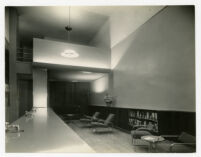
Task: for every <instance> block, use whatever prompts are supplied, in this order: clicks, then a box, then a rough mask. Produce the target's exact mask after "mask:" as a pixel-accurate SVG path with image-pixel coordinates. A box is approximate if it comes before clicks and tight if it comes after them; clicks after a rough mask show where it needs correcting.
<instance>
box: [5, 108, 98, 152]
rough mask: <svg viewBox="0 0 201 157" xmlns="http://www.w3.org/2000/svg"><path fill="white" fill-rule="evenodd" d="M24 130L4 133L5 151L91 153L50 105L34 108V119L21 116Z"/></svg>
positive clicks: (90, 149) (16, 122)
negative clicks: (35, 109) (48, 106)
mask: <svg viewBox="0 0 201 157" xmlns="http://www.w3.org/2000/svg"><path fill="white" fill-rule="evenodd" d="M12 124H19V125H20V129H22V130H24V132H19V133H6V152H13V153H14V152H18V153H19V152H21V153H26V152H27V153H39V152H47V153H48V152H55V153H60V152H61V153H94V152H95V151H94V150H93V149H92V148H91V147H90V146H89V145H88V144H87V143H85V142H84V141H83V140H82V139H81V138H80V137H79V136H78V135H77V134H76V133H75V132H74V131H73V130H72V129H71V128H70V127H69V126H68V125H66V124H65V123H64V122H63V121H62V120H61V119H60V118H59V117H58V116H57V115H56V114H55V113H54V112H53V111H52V110H51V109H50V108H37V111H36V112H35V113H34V114H33V118H26V117H25V116H23V117H21V118H20V119H18V120H17V121H15V122H14V123H12Z"/></svg>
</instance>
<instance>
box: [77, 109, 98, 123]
mask: <svg viewBox="0 0 201 157" xmlns="http://www.w3.org/2000/svg"><path fill="white" fill-rule="evenodd" d="M99 115H100V113H99V112H95V113H94V115H93V116H87V115H85V116H84V118H81V119H80V121H81V122H84V123H90V122H92V121H96V120H97V118H98V116H99Z"/></svg>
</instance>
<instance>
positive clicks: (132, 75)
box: [92, 6, 195, 111]
mask: <svg viewBox="0 0 201 157" xmlns="http://www.w3.org/2000/svg"><path fill="white" fill-rule="evenodd" d="M194 38H195V36H194V8H193V7H188V6H185V7H184V6H182V7H181V6H180V7H179V6H170V7H166V8H164V9H163V10H161V11H160V12H159V13H158V14H156V15H155V16H154V17H152V18H151V19H150V20H149V21H147V22H146V23H145V24H143V25H142V26H141V27H140V28H138V29H137V30H136V31H135V32H134V33H132V34H130V35H129V36H128V37H127V38H125V39H124V40H123V41H121V42H119V43H118V44H117V45H115V46H114V47H112V49H111V51H112V67H113V96H114V97H115V98H116V103H115V107H121V108H141V109H152V110H176V111H195V45H194V43H195V39H194ZM100 80H102V81H100ZM100 80H96V83H92V86H94V85H95V84H97V83H98V82H101V83H102V84H103V78H101V79H100ZM104 82H105V84H107V81H104ZM97 86H98V85H97ZM93 96H94V97H97V96H98V94H96V95H93ZM100 96H101V98H102V99H103V96H102V95H100ZM101 98H97V101H98V102H95V103H92V105H96V104H98V105H99V104H101V103H103V101H102V99H101Z"/></svg>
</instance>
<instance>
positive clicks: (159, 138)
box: [141, 135, 165, 152]
mask: <svg viewBox="0 0 201 157" xmlns="http://www.w3.org/2000/svg"><path fill="white" fill-rule="evenodd" d="M141 139H142V140H144V141H147V142H149V152H156V144H157V143H158V142H161V141H164V140H165V139H164V138H163V137H162V136H153V135H146V136H142V137H141Z"/></svg>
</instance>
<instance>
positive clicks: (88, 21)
mask: <svg viewBox="0 0 201 157" xmlns="http://www.w3.org/2000/svg"><path fill="white" fill-rule="evenodd" d="M16 8H17V11H18V13H19V34H20V40H21V42H22V43H23V45H24V44H25V45H28V46H29V45H32V38H33V37H35V38H48V39H49V38H50V39H56V40H59V41H67V32H66V30H65V29H64V27H65V26H66V25H67V24H68V19H69V18H68V17H69V6H41V7H38V6H37V7H16ZM70 8H71V9H70V20H71V26H72V28H73V30H72V31H71V35H70V42H71V43H78V44H84V45H90V43H91V40H92V39H93V38H94V37H95V36H96V34H97V33H98V32H99V30H100V29H101V27H102V26H103V25H104V24H105V23H106V22H107V21H108V19H110V18H111V17H114V19H118V20H117V21H118V23H116V22H115V23H114V21H113V20H112V21H111V22H112V25H111V26H110V27H108V28H107V29H109V30H108V31H109V32H111V31H112V33H113V31H116V29H117V30H118V32H117V33H118V34H119V33H120V34H121V35H123V34H125V33H124V32H125V30H124V29H125V28H124V27H121V25H119V24H121V21H122V20H123V21H124V19H128V21H130V20H131V21H134V24H135V25H138V23H139V25H141V24H142V23H144V22H143V21H146V20H148V19H149V18H150V17H151V16H153V15H154V14H155V13H156V12H157V11H159V10H160V9H161V8H162V7H156V6H71V7H70ZM158 8H159V9H158ZM118 17H119V18H118ZM139 17H140V20H139ZM129 19H130V20H129ZM135 19H137V20H135ZM123 23H124V22H123ZM126 25H127V24H126ZM135 25H134V26H133V27H135ZM122 26H123V25H122ZM125 27H126V26H125ZM128 27H129V26H128ZM130 27H132V26H130ZM119 28H123V30H120V32H119ZM110 29H112V30H110ZM129 30H130V29H129ZM121 31H123V32H121ZM113 34H116V33H113ZM113 40H114V39H113Z"/></svg>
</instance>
